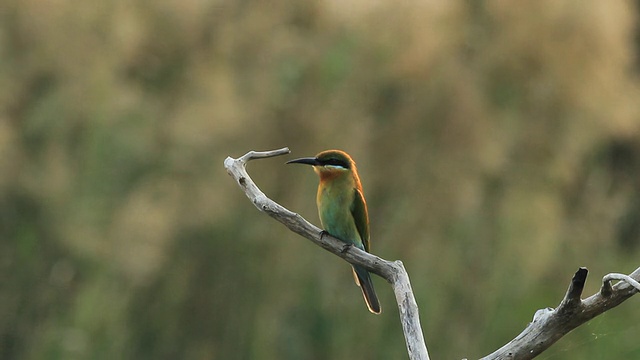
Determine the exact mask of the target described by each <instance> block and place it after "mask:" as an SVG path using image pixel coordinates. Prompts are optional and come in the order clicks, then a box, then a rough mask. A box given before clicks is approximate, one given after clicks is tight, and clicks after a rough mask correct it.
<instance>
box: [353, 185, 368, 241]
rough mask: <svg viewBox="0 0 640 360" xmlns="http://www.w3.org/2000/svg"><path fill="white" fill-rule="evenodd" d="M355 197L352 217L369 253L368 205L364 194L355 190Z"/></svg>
mask: <svg viewBox="0 0 640 360" xmlns="http://www.w3.org/2000/svg"><path fill="white" fill-rule="evenodd" d="M354 191H355V196H354V197H353V204H352V205H351V215H352V216H353V220H354V221H355V222H356V228H357V229H358V233H360V238H361V239H362V244H363V245H364V251H366V252H369V214H368V213H367V203H366V202H365V200H364V196H363V195H362V192H361V191H360V190H358V189H354Z"/></svg>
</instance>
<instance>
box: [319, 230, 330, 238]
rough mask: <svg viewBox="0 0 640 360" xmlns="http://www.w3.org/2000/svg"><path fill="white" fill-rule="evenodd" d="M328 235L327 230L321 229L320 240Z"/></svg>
mask: <svg viewBox="0 0 640 360" xmlns="http://www.w3.org/2000/svg"><path fill="white" fill-rule="evenodd" d="M326 235H329V232H327V230H320V240H322V239H323V238H324V237H325V236H326Z"/></svg>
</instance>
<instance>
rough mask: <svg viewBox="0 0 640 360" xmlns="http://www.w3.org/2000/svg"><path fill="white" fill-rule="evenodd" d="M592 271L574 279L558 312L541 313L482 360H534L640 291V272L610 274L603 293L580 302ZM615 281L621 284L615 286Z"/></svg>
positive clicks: (549, 309) (547, 311)
mask: <svg viewBox="0 0 640 360" xmlns="http://www.w3.org/2000/svg"><path fill="white" fill-rule="evenodd" d="M587 273H588V270H587V269H586V268H580V269H578V271H577V272H576V273H575V275H574V276H573V279H571V283H570V285H569V289H568V290H567V293H566V295H565V297H564V299H562V301H561V302H560V305H558V307H557V308H556V309H552V308H546V309H541V310H538V311H537V312H536V313H535V315H534V316H533V321H532V322H531V323H529V326H527V327H526V328H525V329H524V330H523V331H522V332H521V333H520V335H518V336H516V338H515V339H513V340H511V341H510V342H509V343H507V344H506V345H504V346H503V347H501V348H500V349H498V350H496V351H495V352H493V353H492V354H490V355H487V356H485V357H483V358H482V359H481V360H496V359H518V360H520V359H533V358H534V357H536V356H537V355H539V354H540V353H542V352H543V351H544V350H546V349H547V348H549V347H550V346H551V345H553V344H554V343H555V342H556V341H558V340H559V339H560V338H561V337H563V336H564V335H565V334H567V333H569V332H570V331H571V330H573V329H575V328H577V327H578V326H580V325H582V324H584V323H585V322H587V321H589V320H591V319H593V318H594V317H596V316H598V315H600V314H602V313H603V312H605V311H607V310H610V309H612V308H614V307H616V306H618V305H620V304H621V303H622V302H623V301H625V300H626V299H628V298H630V297H631V296H632V295H634V294H636V293H637V292H638V291H640V284H638V282H637V281H636V280H634V278H635V279H638V278H640V268H638V269H636V270H635V271H634V272H633V273H632V274H631V275H629V276H627V275H621V274H608V275H606V276H605V277H604V278H603V286H602V288H601V289H600V291H599V292H598V293H597V294H595V295H592V296H590V297H588V298H586V299H584V300H581V299H580V296H581V295H582V290H583V289H584V284H585V281H586V280H587ZM612 280H621V282H619V283H617V284H616V285H614V286H611V285H610V282H611V281H612Z"/></svg>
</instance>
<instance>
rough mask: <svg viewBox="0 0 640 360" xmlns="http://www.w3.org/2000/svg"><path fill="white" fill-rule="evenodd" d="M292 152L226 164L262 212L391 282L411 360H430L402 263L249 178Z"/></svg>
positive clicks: (260, 154)
mask: <svg viewBox="0 0 640 360" xmlns="http://www.w3.org/2000/svg"><path fill="white" fill-rule="evenodd" d="M288 153H289V149H288V148H282V149H279V150H274V151H264V152H256V151H249V152H248V153H247V154H245V155H244V156H242V157H240V158H239V159H233V158H231V157H227V158H226V159H225V161H224V167H225V168H226V169H227V172H228V173H229V175H231V177H233V178H234V179H235V180H236V182H237V183H238V186H240V188H241V189H242V190H243V191H244V193H245V194H246V195H247V197H248V198H249V200H251V202H252V203H253V204H254V205H255V206H256V207H257V208H258V210H260V211H262V212H265V213H267V214H268V215H269V216H271V217H272V218H274V219H276V220H278V221H279V222H281V223H282V224H284V225H285V226H286V227H287V228H289V230H291V231H293V232H295V233H297V234H299V235H301V236H303V237H305V238H307V239H309V240H311V241H312V242H313V243H314V244H316V245H318V246H320V247H322V248H323V249H325V250H327V251H329V252H331V253H333V254H335V255H337V256H339V257H341V258H343V259H345V260H346V261H348V262H349V263H351V264H355V265H360V266H363V267H365V268H366V269H367V270H369V271H371V272H372V273H374V274H377V275H379V276H381V277H382V278H384V279H385V280H387V281H388V282H389V283H390V284H391V287H392V288H393V292H394V294H395V297H396V302H397V303H398V311H399V312H400V322H401V323H402V330H403V332H404V338H405V342H406V345H407V351H408V353H409V359H411V360H429V354H428V352H427V346H426V344H425V341H424V337H423V336H422V328H421V326H420V316H419V314H418V305H417V303H416V299H415V297H414V296H413V290H412V289H411V283H410V281H409V274H407V271H406V270H405V268H404V265H403V264H402V262H401V261H393V262H392V261H388V260H385V259H382V258H380V257H377V256H375V255H373V254H370V253H367V252H365V251H362V250H360V249H358V248H356V247H355V246H345V243H344V242H342V241H340V240H338V239H336V238H334V237H332V236H331V235H329V234H327V233H325V232H323V231H322V230H321V229H319V228H318V227H316V226H314V225H312V224H311V223H309V222H308V221H307V220H305V219H304V218H303V217H302V216H300V215H298V214H296V213H294V212H292V211H290V210H288V209H286V208H285V207H283V206H282V205H280V204H278V203H276V202H275V201H273V200H271V199H269V198H268V197H267V196H266V195H265V194H264V193H263V192H262V191H260V189H259V188H258V186H256V184H255V183H254V182H253V180H251V177H249V174H248V173H247V171H246V164H247V162H248V161H250V160H253V159H263V158H268V157H273V156H279V155H284V154H288Z"/></svg>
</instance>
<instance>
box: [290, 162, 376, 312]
mask: <svg viewBox="0 0 640 360" xmlns="http://www.w3.org/2000/svg"><path fill="white" fill-rule="evenodd" d="M287 164H306V165H311V166H313V170H314V171H315V172H316V174H318V176H319V177H320V183H319V185H318V194H317V196H316V202H317V205H318V214H319V215H320V222H321V223H322V226H323V228H324V231H326V232H327V233H329V234H330V235H331V236H333V237H335V238H337V239H339V240H341V241H343V242H344V243H346V244H347V245H348V246H351V245H352V246H355V247H357V248H358V249H360V250H364V251H366V252H369V250H370V244H369V214H368V211H367V203H366V201H365V199H364V193H363V191H362V184H361V183H360V177H359V176H358V171H357V169H356V163H355V161H353V159H352V158H351V156H349V154H347V153H346V152H344V151H342V150H326V151H322V152H321V153H319V154H317V155H316V156H315V157H305V158H299V159H294V160H290V161H287ZM352 267H353V275H354V280H355V282H356V284H357V285H358V286H359V287H360V289H361V290H362V295H363V296H364V301H365V303H366V304H367V308H368V309H369V311H370V312H372V313H374V314H380V313H381V312H382V307H381V306H380V301H379V300H378V297H377V295H376V292H375V289H374V288H373V282H372V281H371V276H370V275H369V272H368V271H367V269H365V268H364V267H362V266H360V265H352Z"/></svg>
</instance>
